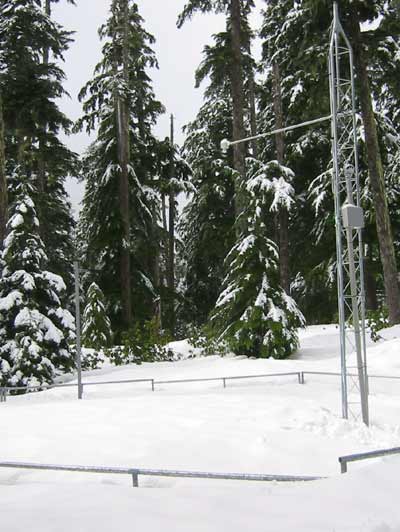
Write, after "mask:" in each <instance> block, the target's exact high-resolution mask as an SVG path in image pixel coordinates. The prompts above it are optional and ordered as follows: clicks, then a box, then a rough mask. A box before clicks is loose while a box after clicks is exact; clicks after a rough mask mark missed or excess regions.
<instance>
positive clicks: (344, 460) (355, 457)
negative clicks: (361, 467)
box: [338, 447, 400, 473]
mask: <svg viewBox="0 0 400 532" xmlns="http://www.w3.org/2000/svg"><path fill="white" fill-rule="evenodd" d="M390 454H400V447H392V448H391V449H381V450H378V451H368V452H366V453H357V454H348V455H347V456H340V457H339V458H338V460H339V463H340V472H341V473H347V464H348V463H349V462H358V461H359V460H368V459H370V458H379V457H381V456H387V455H390Z"/></svg>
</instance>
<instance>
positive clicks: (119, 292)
mask: <svg viewBox="0 0 400 532" xmlns="http://www.w3.org/2000/svg"><path fill="white" fill-rule="evenodd" d="M99 35H100V37H101V38H102V39H103V40H105V44H104V46H103V57H102V60H101V62H100V63H99V64H98V65H97V67H96V68H95V73H94V78H93V79H92V80H91V81H90V82H89V83H88V84H87V85H86V86H85V87H84V88H83V89H82V91H81V94H80V99H81V100H83V101H84V112H85V115H84V116H83V118H82V119H81V120H80V121H79V122H78V124H77V127H78V128H82V127H84V126H85V125H86V129H87V131H88V132H91V131H93V130H94V129H95V128H96V126H98V130H97V140H96V141H95V142H94V143H93V144H92V145H91V147H90V148H89V150H88V152H87V154H86V156H85V157H84V160H83V168H84V174H85V177H86V191H85V197H84V201H83V211H82V216H81V221H80V235H81V239H82V241H83V249H84V254H85V257H84V260H85V262H86V263H87V265H89V266H90V267H94V266H95V267H96V268H97V269H100V270H101V274H100V277H99V284H100V286H101V287H102V289H103V290H104V293H105V295H106V298H107V301H109V302H110V309H111V311H110V317H111V319H112V323H113V328H114V330H116V331H117V332H120V331H121V330H127V329H129V328H131V327H132V326H133V324H134V322H137V321H140V320H143V319H145V318H148V317H149V312H150V314H151V312H152V307H153V304H152V303H153V301H154V300H155V298H156V291H155V287H154V272H155V270H156V266H155V258H156V256H157V251H156V250H157V245H158V244H157V242H156V241H155V239H156V238H157V235H156V233H157V230H156V227H157V223H156V222H157V220H156V214H155V213H156V211H157V209H156V206H155V204H156V203H157V197H156V195H155V194H154V192H153V191H152V189H151V188H150V187H149V185H150V184H151V180H152V178H153V177H154V173H155V172H156V170H155V168H156V166H157V154H156V148H157V142H156V140H155V139H154V137H153V135H152V132H151V128H152V126H153V124H154V123H155V121H156V119H157V117H158V115H159V114H160V113H161V112H162V111H163V108H162V105H161V104H160V103H159V102H158V101H157V100H156V98H155V96H154V93H153V90H152V87H151V80H150V78H149V76H148V74H147V69H148V68H151V67H156V66H157V60H156V57H155V55H154V52H153V50H152V49H151V45H152V44H153V42H154V38H153V37H152V35H150V34H149V33H148V32H147V31H146V30H145V29H144V27H143V19H142V17H141V16H140V14H139V12H138V7H137V4H136V3H135V2H134V1H133V0H113V2H112V3H111V9H110V17H109V19H108V21H107V23H106V24H105V25H103V26H102V27H101V28H100V30H99ZM116 280H117V281H116ZM149 309H150V311H149ZM133 312H135V314H133Z"/></svg>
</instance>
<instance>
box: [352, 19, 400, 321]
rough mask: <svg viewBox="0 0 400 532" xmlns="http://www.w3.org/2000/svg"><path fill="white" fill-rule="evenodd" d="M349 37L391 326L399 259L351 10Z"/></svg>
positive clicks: (398, 317) (399, 300) (399, 306)
mask: <svg viewBox="0 0 400 532" xmlns="http://www.w3.org/2000/svg"><path fill="white" fill-rule="evenodd" d="M349 34H350V37H351V39H352V44H353V50H354V64H355V70H356V74H357V78H358V83H359V94H360V103H361V115H362V119H363V123H364V130H365V144H366V151H367V160H368V171H369V178H370V183H371V190H372V198H373V202H374V207H375V219H376V231H377V234H378V242H379V250H380V256H381V261H382V267H383V277H384V284H385V293H386V302H387V306H388V310H389V321H390V323H391V324H395V323H400V292H399V284H398V278H397V265H396V257H395V251H394V246H393V236H392V227H391V222H390V218H389V209H388V204H387V199H386V190H385V180H384V171H383V165H382V159H381V153H380V148H379V142H378V132H377V127H376V122H375V116H374V110H373V105H372V96H371V88H370V83H369V79H368V66H367V59H366V56H365V51H364V47H363V42H362V36H361V31H360V24H359V22H358V16H357V11H356V10H355V9H353V10H352V16H351V17H350V19H349Z"/></svg>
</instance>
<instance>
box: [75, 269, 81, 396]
mask: <svg viewBox="0 0 400 532" xmlns="http://www.w3.org/2000/svg"><path fill="white" fill-rule="evenodd" d="M74 274H75V324H76V369H77V372H78V399H82V352H81V306H80V301H79V296H80V289H79V287H80V281H79V263H78V261H75V262H74Z"/></svg>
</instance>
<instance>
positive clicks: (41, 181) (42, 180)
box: [38, 0, 51, 225]
mask: <svg viewBox="0 0 400 532" xmlns="http://www.w3.org/2000/svg"><path fill="white" fill-rule="evenodd" d="M44 11H45V13H46V15H47V16H48V17H49V18H50V17H51V0H46V1H45V5H44ZM49 60H50V51H49V47H48V46H46V47H45V48H44V50H43V65H44V66H46V67H47V66H48V65H49ZM46 131H47V125H44V127H43V131H42V134H43V136H45V135H46ZM45 150H46V142H45V140H44V139H43V138H41V139H40V140H39V154H38V190H39V192H40V193H42V194H44V192H45V190H46V184H47V183H46V163H45ZM40 214H41V213H39V218H41V216H40ZM42 223H43V221H42ZM43 225H44V224H43Z"/></svg>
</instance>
